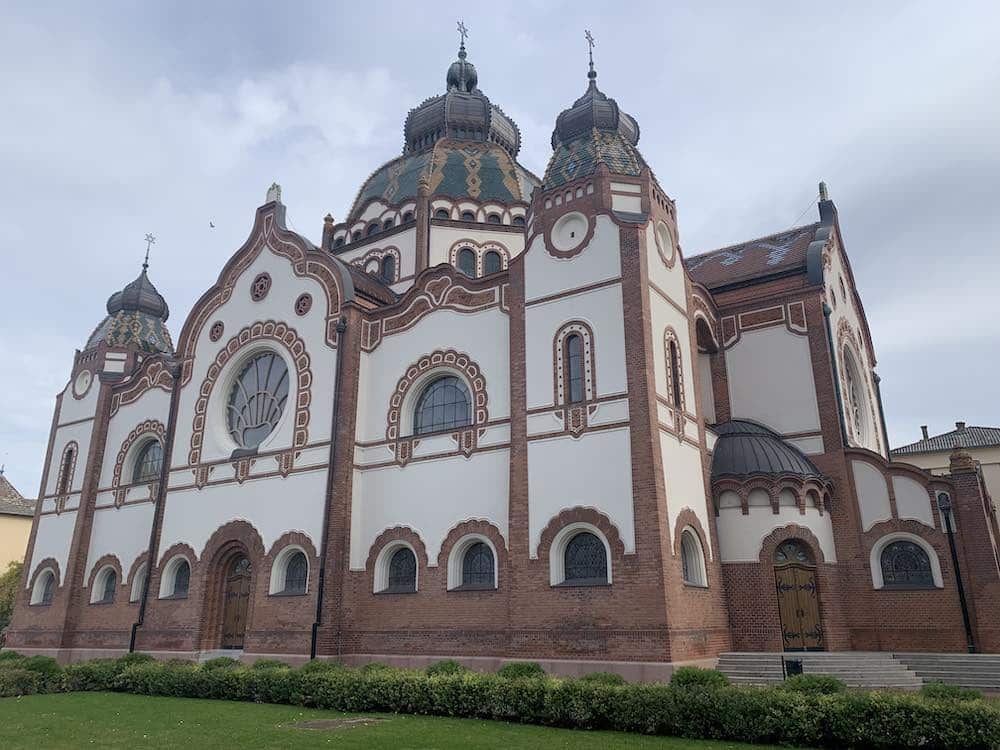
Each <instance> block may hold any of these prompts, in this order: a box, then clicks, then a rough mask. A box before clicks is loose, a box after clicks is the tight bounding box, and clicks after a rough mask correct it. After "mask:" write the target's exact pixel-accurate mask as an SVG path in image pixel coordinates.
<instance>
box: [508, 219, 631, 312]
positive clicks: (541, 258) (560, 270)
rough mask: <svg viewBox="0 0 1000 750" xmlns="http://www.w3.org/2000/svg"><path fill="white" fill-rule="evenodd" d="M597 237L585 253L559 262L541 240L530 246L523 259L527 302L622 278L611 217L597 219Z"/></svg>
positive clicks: (618, 248)
mask: <svg viewBox="0 0 1000 750" xmlns="http://www.w3.org/2000/svg"><path fill="white" fill-rule="evenodd" d="M596 222H597V225H596V227H595V230H594V236H593V237H592V238H591V240H590V244H589V245H587V247H586V248H584V250H583V251H582V252H581V253H579V254H577V255H574V256H572V257H570V258H556V257H554V256H552V255H550V254H549V253H548V251H546V249H545V242H544V240H543V239H542V237H541V236H539V237H536V238H535V239H534V241H533V242H532V243H531V248H530V252H529V253H528V254H527V256H526V257H525V259H524V291H525V299H526V300H527V301H529V302H530V301H531V300H534V299H538V298H539V297H548V296H549V295H552V294H559V293H560V292H565V291H568V290H571V289H578V288H579V287H582V286H588V285H589V284H594V283H597V282H599V281H607V280H608V279H617V278H619V277H620V276H621V273H622V272H621V246H620V239H619V236H620V233H619V231H618V227H617V226H616V225H615V223H614V222H613V221H611V219H610V218H609V217H608V216H604V215H600V216H598V217H597V218H596Z"/></svg>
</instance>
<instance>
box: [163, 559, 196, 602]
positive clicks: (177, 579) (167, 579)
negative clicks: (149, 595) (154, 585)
mask: <svg viewBox="0 0 1000 750" xmlns="http://www.w3.org/2000/svg"><path fill="white" fill-rule="evenodd" d="M190 588H191V564H190V563H189V562H188V561H187V558H186V557H184V556H183V555H176V556H175V557H173V558H171V559H170V562H168V563H167V564H166V566H165V567H164V568H163V575H162V576H161V577H160V598H161V599H186V598H187V595H188V591H189V590H190Z"/></svg>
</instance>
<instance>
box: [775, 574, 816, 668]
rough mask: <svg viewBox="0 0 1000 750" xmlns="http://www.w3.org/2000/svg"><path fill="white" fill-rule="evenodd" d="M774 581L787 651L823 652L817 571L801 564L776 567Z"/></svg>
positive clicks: (782, 634) (783, 641) (783, 639)
mask: <svg viewBox="0 0 1000 750" xmlns="http://www.w3.org/2000/svg"><path fill="white" fill-rule="evenodd" d="M774 580H775V584H776V587H777V592H778V614H779V616H780V617H781V639H782V643H783V646H784V649H785V651H822V650H823V625H822V622H821V621H820V616H819V588H818V587H817V585H816V569H815V568H813V567H811V566H808V565H800V564H797V563H787V564H785V565H775V566H774Z"/></svg>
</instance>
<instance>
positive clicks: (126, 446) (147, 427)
mask: <svg viewBox="0 0 1000 750" xmlns="http://www.w3.org/2000/svg"><path fill="white" fill-rule="evenodd" d="M166 434H167V428H166V426H165V425H164V424H163V422H161V421H160V420H158V419H147V420H145V421H144V422H141V423H140V424H137V425H136V426H135V427H134V428H133V429H132V431H131V432H130V433H129V434H128V435H127V436H126V438H125V439H124V440H123V441H122V444H121V448H119V449H118V456H117V458H115V471H114V475H113V477H112V479H111V488H112V489H114V490H117V489H118V488H119V487H120V486H121V484H122V472H123V471H124V470H125V459H126V458H128V454H129V451H130V450H131V449H132V446H133V445H135V444H136V442H138V441H139V440H141V439H143V438H145V437H146V436H147V435H155V436H156V438H157V439H158V440H159V441H160V445H163V442H164V439H165V436H166ZM126 484H132V483H131V482H126Z"/></svg>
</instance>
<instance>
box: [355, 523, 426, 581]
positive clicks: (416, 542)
mask: <svg viewBox="0 0 1000 750" xmlns="http://www.w3.org/2000/svg"><path fill="white" fill-rule="evenodd" d="M397 541H398V542H408V543H409V544H410V545H411V546H412V547H413V549H414V551H415V552H416V553H417V565H421V564H423V565H424V566H425V567H426V566H427V565H428V563H429V560H428V558H427V546H426V545H425V544H424V540H423V539H421V538H420V534H418V533H417V532H416V531H414V530H413V529H411V528H410V527H409V526H393V527H392V528H388V529H386V530H385V531H383V532H382V533H381V534H379V535H378V536H377V537H375V541H374V542H372V546H371V547H369V548H368V559H367V560H365V570H366V571H368V573H369V575H372V576H373V575H375V561H376V560H377V559H378V556H379V553H380V552H381V551H382V548H383V547H385V545H387V544H389V543H390V542H397Z"/></svg>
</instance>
